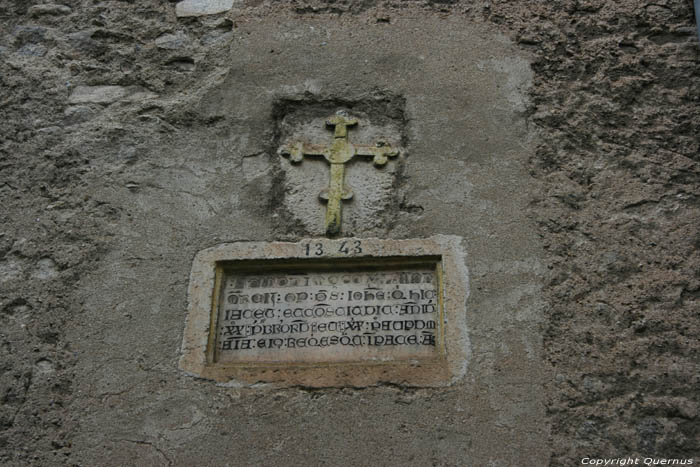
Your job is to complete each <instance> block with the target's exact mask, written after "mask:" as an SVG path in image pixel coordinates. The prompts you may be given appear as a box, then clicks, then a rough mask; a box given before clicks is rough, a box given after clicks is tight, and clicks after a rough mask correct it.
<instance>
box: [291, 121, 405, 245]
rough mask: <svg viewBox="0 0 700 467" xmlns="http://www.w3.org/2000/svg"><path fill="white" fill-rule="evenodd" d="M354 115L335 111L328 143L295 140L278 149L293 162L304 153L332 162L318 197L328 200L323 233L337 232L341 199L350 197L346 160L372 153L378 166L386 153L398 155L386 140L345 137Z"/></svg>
mask: <svg viewBox="0 0 700 467" xmlns="http://www.w3.org/2000/svg"><path fill="white" fill-rule="evenodd" d="M357 123H358V122H357V119H355V118H349V117H346V116H344V115H334V116H332V117H330V118H328V120H326V126H328V127H331V128H334V133H333V143H331V144H330V145H329V146H316V145H310V144H306V143H303V142H300V141H298V142H295V143H292V144H290V145H288V146H284V147H282V148H281V149H280V154H281V155H283V156H285V157H289V158H290V159H291V161H292V162H301V161H302V159H304V156H323V157H324V158H325V159H326V160H327V161H328V162H329V163H330V165H331V177H330V182H329V184H328V188H325V189H323V191H321V193H320V194H319V197H320V198H321V199H323V200H325V201H327V202H328V207H327V209H326V234H327V235H328V236H332V235H336V234H338V233H339V232H340V223H341V215H340V211H341V200H348V199H350V198H352V196H353V193H352V190H350V188H348V187H347V186H345V184H344V177H345V167H344V165H345V163H346V162H348V161H349V160H350V159H352V158H353V157H355V156H365V157H372V158H373V159H372V161H373V162H374V165H376V166H377V167H380V166H383V165H384V164H386V163H387V157H393V156H396V155H398V153H399V152H398V151H397V150H395V149H393V148H392V147H391V146H389V145H388V144H385V143H383V142H378V143H377V144H376V146H362V145H355V144H352V143H351V142H350V141H348V128H349V127H353V126H355V125H357Z"/></svg>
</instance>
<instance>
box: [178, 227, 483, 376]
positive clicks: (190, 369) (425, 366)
mask: <svg viewBox="0 0 700 467" xmlns="http://www.w3.org/2000/svg"><path fill="white" fill-rule="evenodd" d="M355 241H359V242H361V245H362V252H361V253H359V254H356V253H354V252H353V251H352V250H349V251H348V253H347V254H345V253H341V252H340V250H341V248H340V247H341V245H342V242H355ZM462 241H463V240H462V238H461V237H457V236H447V235H436V236H433V237H429V238H425V239H406V240H382V239H376V238H368V239H361V238H354V237H353V238H340V239H326V238H311V239H303V240H301V241H299V242H296V243H290V242H235V243H226V244H221V245H218V246H215V247H211V248H207V249H205V250H202V251H200V252H199V253H197V255H196V256H195V258H194V261H193V264H192V271H191V273H190V284H189V288H188V309H187V320H186V323H185V331H184V334H183V340H182V349H181V352H182V353H181V357H180V363H179V366H180V369H181V370H183V371H185V372H186V373H187V374H189V375H191V376H195V377H199V378H205V379H212V380H215V381H217V382H219V383H227V384H228V385H234V386H239V385H240V386H251V385H255V384H259V383H268V384H272V385H274V386H277V387H286V386H304V387H342V386H353V387H365V386H372V385H377V384H396V385H401V386H417V387H430V386H445V385H449V384H452V383H454V382H455V381H456V380H458V379H459V378H461V377H462V376H464V374H465V372H466V366H467V362H468V359H469V356H470V346H469V337H468V332H467V309H466V300H467V297H468V295H469V285H468V284H469V275H468V271H467V267H466V264H465V261H466V253H465V251H464V248H463V247H462ZM309 244H311V245H314V246H316V245H319V244H320V245H322V249H323V252H324V253H323V254H322V255H319V256H316V255H313V256H309V255H308V251H309V250H307V245H309ZM311 258H313V260H314V261H315V262H316V263H318V262H319V261H320V262H325V263H326V264H333V263H334V262H339V263H341V264H342V263H343V262H346V261H338V260H341V259H343V260H345V259H347V258H352V259H354V260H359V261H363V262H367V263H371V264H381V263H383V262H388V261H392V260H396V261H412V260H419V261H420V260H423V261H425V260H426V258H432V259H430V261H435V262H436V264H437V268H438V276H439V286H440V295H441V297H440V298H441V299H442V300H441V301H442V310H441V313H442V323H440V325H441V326H440V327H441V333H442V335H443V336H444V338H443V340H442V355H441V356H440V357H439V358H431V359H429V360H422V361H419V360H397V361H390V362H381V363H377V362H365V361H358V362H349V363H348V362H345V363H321V364H319V363H280V364H270V363H264V364H256V363H236V364H218V363H212V362H211V361H210V360H211V355H210V349H211V348H212V339H213V336H214V334H215V333H213V332H211V330H212V329H214V327H213V323H214V320H215V317H216V315H217V313H216V308H217V296H218V293H217V292H218V290H219V286H220V278H221V271H222V268H223V266H222V263H229V264H231V263H234V264H235V263H236V262H238V261H240V262H251V261H259V262H263V261H265V262H268V261H270V260H284V261H285V262H288V261H299V263H298V264H303V263H302V261H304V260H309V259H311Z"/></svg>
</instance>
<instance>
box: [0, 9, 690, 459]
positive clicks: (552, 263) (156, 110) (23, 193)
mask: <svg viewBox="0 0 700 467" xmlns="http://www.w3.org/2000/svg"><path fill="white" fill-rule="evenodd" d="M695 31H696V29H695V24H694V17H693V9H692V2H691V1H690V0H659V1H656V2H647V3H645V2H639V1H631V0H621V1H617V2H606V1H603V0H563V1H560V2H542V1H539V0H522V1H502V0H489V1H486V0H483V1H482V0H477V1H470V2H466V1H458V0H454V1H430V0H415V1H413V0H410V1H402V2H398V1H383V0H360V1H353V0H337V1H321V0H296V1H293V2H276V1H260V0H245V1H243V0H238V1H231V0H228V1H219V0H217V1H206V0H196V1H195V0H186V1H182V2H178V3H176V2H160V1H148V0H146V1H138V2H130V1H117V0H105V1H99V2H97V1H91V2H88V1H82V0H65V1H60V2H55V3H51V2H43V1H26V0H7V1H4V2H1V3H0V108H2V111H3V118H2V119H0V193H1V194H2V198H1V199H2V209H0V216H1V217H0V218H1V223H2V227H1V228H0V369H1V371H0V398H1V401H2V403H1V404H0V463H2V464H3V465H11V466H24V465H38V466H54V465H115V466H117V465H120V466H121V465H148V464H153V465H182V466H186V465H232V466H233V465H266V466H267V465H270V466H308V465H319V466H320V465H329V466H331V465H386V466H406V465H435V466H482V465H499V466H521V465H553V466H565V465H580V463H581V462H582V459H584V458H588V459H591V458H606V457H608V458H625V457H628V456H629V457H639V458H645V457H646V458H654V459H684V460H687V459H693V460H694V462H695V463H696V464H697V463H698V462H700V459H698V456H699V455H700V426H699V425H700V424H699V422H698V404H700V393H699V392H698V391H697V387H698V384H699V383H700V376H698V375H700V371H699V368H698V367H699V365H700V364H699V363H698V362H700V358H698V357H699V355H698V351H699V349H700V344H698V342H700V340H699V339H698V338H699V334H700V318H699V316H698V309H700V304H699V303H698V302H699V301H700V257H699V255H698V247H700V232H699V229H698V226H699V225H700V206H699V204H698V196H699V195H700V175H699V173H700V170H699V166H698V160H699V156H698V155H699V154H700V137H699V136H698V135H699V134H700V105H699V104H700V47H699V46H698V40H697V36H696V34H695ZM338 110H343V111H347V112H348V113H351V114H352V115H353V116H354V117H356V118H358V119H360V120H361V121H363V122H367V125H363V126H362V127H359V128H358V129H357V131H356V132H355V133H354V134H352V137H353V138H357V140H356V141H357V143H358V144H368V143H372V142H374V141H376V140H378V139H379V138H380V137H381V138H385V139H386V140H387V141H390V142H391V143H392V144H396V146H397V147H399V149H400V154H399V156H398V157H396V158H395V159H392V160H390V161H389V162H388V163H387V166H386V167H385V168H384V169H382V171H378V170H376V169H374V168H372V167H364V165H365V164H364V163H359V162H358V163H351V164H348V166H347V168H346V173H345V180H346V182H347V183H348V185H349V186H352V187H353V188H354V197H353V199H352V200H350V201H348V202H347V203H345V202H344V203H345V204H343V231H342V236H346V237H357V238H380V239H384V240H403V239H416V238H418V239H420V238H427V237H430V236H433V235H450V236H455V237H461V238H462V239H463V242H462V246H463V248H464V250H465V251H466V252H467V256H466V258H465V259H464V263H465V264H464V266H465V267H468V269H469V272H470V278H469V288H470V291H471V292H470V296H469V299H468V302H467V305H466V307H464V309H463V313H464V318H465V320H466V323H467V326H468V329H469V337H470V338H469V342H468V344H465V345H464V347H463V348H462V349H461V350H463V351H464V352H467V353H468V355H469V358H468V360H467V361H468V364H467V367H466V370H465V373H464V376H463V377H462V378H461V379H459V380H458V381H455V382H454V383H453V384H450V385H447V386H442V387H426V386H422V385H411V384H374V385H372V384H369V385H364V384H357V385H347V384H339V385H337V386H331V387H325V388H311V387H308V386H304V385H296V386H292V387H288V388H277V387H270V386H269V385H266V384H258V385H254V386H253V387H248V386H245V387H244V386H241V385H237V384H234V383H230V384H227V383H225V382H224V383H217V382H214V381H211V380H205V379H199V378H194V377H192V376H191V375H189V374H187V373H186V372H183V371H181V370H180V369H179V368H178V360H179V358H180V356H181V354H180V350H181V349H180V343H181V342H182V337H183V332H184V324H185V315H186V307H187V300H188V297H187V286H188V280H189V273H190V269H191V266H192V261H193V259H194V258H195V255H196V254H197V252H199V251H202V250H204V249H206V248H210V247H215V246H217V245H222V244H230V243H234V242H246V241H256V242H273V241H285V242H298V241H300V240H303V239H314V238H318V237H322V236H323V225H322V220H323V215H324V209H325V206H324V205H323V204H322V203H321V202H320V201H318V199H317V198H318V192H319V190H320V189H322V188H323V183H324V182H323V181H324V180H327V178H325V177H327V171H328V168H327V167H326V166H324V165H323V164H324V162H323V161H321V160H304V162H303V164H304V168H303V169H299V170H297V167H294V166H291V165H289V161H288V160H286V159H284V158H281V157H280V155H279V154H278V152H277V151H278V148H280V147H281V146H283V145H284V144H285V143H286V142H288V141H292V140H295V139H296V138H299V137H304V138H308V139H309V141H308V142H309V143H323V142H324V141H327V138H328V133H324V131H325V130H324V129H323V128H322V127H319V125H318V122H319V119H323V118H325V117H327V116H328V115H330V114H333V113H334V112H336V111H338ZM366 165H367V166H371V164H366ZM302 170H303V173H302ZM370 170H372V171H374V172H371V171H370ZM304 183H306V184H304ZM363 195H368V196H365V197H363ZM310 197H311V198H310ZM319 219H320V220H319Z"/></svg>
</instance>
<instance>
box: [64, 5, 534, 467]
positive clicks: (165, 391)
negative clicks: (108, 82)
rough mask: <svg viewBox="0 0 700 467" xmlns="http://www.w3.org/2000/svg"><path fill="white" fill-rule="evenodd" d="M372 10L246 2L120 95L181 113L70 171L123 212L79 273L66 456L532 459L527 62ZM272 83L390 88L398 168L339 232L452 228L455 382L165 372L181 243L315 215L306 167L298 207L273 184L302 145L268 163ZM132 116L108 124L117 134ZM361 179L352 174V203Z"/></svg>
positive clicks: (259, 235)
mask: <svg viewBox="0 0 700 467" xmlns="http://www.w3.org/2000/svg"><path fill="white" fill-rule="evenodd" d="M387 26H388V25H386V24H377V23H374V24H372V23H369V24H368V23H367V22H364V21H360V20H357V19H352V18H343V19H333V20H330V21H320V20H314V19H310V20H304V19H295V18H288V17H286V16H283V17H277V16H275V15H269V16H266V17H263V18H259V19H258V18H255V19H251V20H250V21H249V22H246V23H245V24H240V25H239V26H238V28H237V29H236V30H234V33H233V34H234V36H233V37H232V38H231V39H230V43H228V44H227V45H226V46H225V47H223V49H222V50H221V51H219V52H218V54H219V55H218V56H217V57H216V58H213V59H205V60H203V61H204V62H206V63H207V64H209V66H211V67H212V69H211V71H210V72H209V73H208V74H206V75H203V76H202V79H201V81H200V85H199V86H198V87H196V88H186V89H183V90H182V91H181V92H180V93H176V94H174V95H167V94H166V95H163V96H159V97H158V98H153V99H152V100H150V101H147V102H139V103H137V104H136V107H135V108H134V109H133V110H131V112H133V113H132V114H131V115H132V116H129V115H125V116H124V117H123V121H124V124H127V125H128V124H129V122H130V121H132V120H131V118H134V117H133V114H134V113H135V114H136V115H138V114H141V115H148V114H149V113H151V112H153V110H149V109H153V107H154V106H160V105H162V104H161V102H162V101H163V100H165V101H167V102H168V103H169V105H175V106H177V107H180V108H183V109H187V112H188V113H189V114H191V115H193V116H196V117H195V118H196V121H195V122H192V123H191V124H184V125H178V126H177V127H176V128H174V129H172V131H168V132H167V133H166V134H165V135H162V134H157V132H156V131H153V132H149V136H151V138H149V139H148V140H146V141H143V142H142V143H140V144H139V147H140V148H141V150H142V151H143V152H144V154H143V156H142V157H140V158H139V160H138V161H135V162H134V163H132V164H129V165H127V166H124V167H120V168H119V169H118V170H119V172H120V173H119V174H118V175H116V174H115V175H114V179H113V180H114V182H110V183H105V180H104V179H102V178H101V177H95V178H94V179H93V180H92V181H91V182H89V186H88V187H87V188H86V191H87V192H88V193H89V195H90V196H91V197H92V198H94V199H97V200H99V202H101V203H106V204H108V205H110V206H115V207H116V208H117V209H120V210H124V211H127V212H128V213H129V215H128V217H126V218H123V219H120V220H119V221H117V222H114V223H113V225H112V226H111V229H112V233H113V234H114V236H115V239H118V241H115V242H114V243H113V244H112V246H111V248H109V251H108V253H107V254H106V257H105V258H104V259H103V260H101V261H100V265H99V266H98V267H97V268H96V270H95V271H94V272H92V273H90V274H89V275H87V276H86V277H85V278H83V280H82V281H81V284H80V286H79V288H78V290H77V291H76V293H77V294H78V295H79V296H80V297H81V301H84V303H85V305H84V312H83V314H82V315H81V321H82V322H81V324H80V325H79V326H74V327H72V328H71V330H70V331H69V335H70V338H69V339H70V340H71V342H73V343H74V347H73V348H74V350H75V351H76V352H78V353H79V354H80V355H82V356H84V357H81V358H80V359H79V361H78V362H77V365H76V373H77V378H76V381H75V384H76V389H78V390H79V391H81V392H82V393H83V394H85V395H86V396H87V397H80V398H76V399H74V400H73V401H72V404H71V412H73V413H75V414H80V415H79V417H76V418H79V420H80V422H79V427H78V428H77V430H76V434H75V437H74V438H73V444H74V446H75V449H76V451H77V454H76V458H80V459H81V460H82V462H85V463H101V462H104V460H105V459H109V462H113V463H114V464H115V465H118V464H121V463H123V462H126V461H128V460H129V459H133V458H134V456H137V457H138V456H140V455H149V456H154V458H158V457H160V452H162V453H163V456H164V457H167V459H170V460H171V461H172V462H174V463H175V464H177V465H190V464H191V463H193V462H195V461H200V462H204V463H205V464H210V465H218V464H225V463H227V462H228V463H231V464H232V465H234V464H236V465H256V464H266V465H309V464H311V465H323V464H324V463H327V464H330V465H332V464H335V465H339V464H341V463H343V464H348V465H364V464H369V463H376V462H377V459H378V458H379V459H382V460H381V461H380V463H381V464H383V465H406V464H413V465H420V464H426V463H427V464H429V463H446V464H451V465H464V464H465V463H467V464H469V465H483V464H485V463H488V462H492V461H494V462H496V461H497V462H505V463H507V464H514V463H516V462H518V461H517V459H522V457H523V453H527V454H526V457H528V458H529V459H530V460H531V462H535V463H541V462H544V460H545V459H546V458H547V455H548V453H547V448H546V438H547V423H546V420H545V418H544V406H543V400H542V391H541V387H542V381H541V379H542V365H541V353H540V351H539V349H540V347H541V337H540V330H539V329H540V319H541V309H540V307H541V304H540V303H539V301H538V298H537V291H538V290H539V287H540V286H541V282H542V279H541V274H542V272H543V271H542V270H543V266H542V265H541V262H540V259H539V255H540V254H541V253H540V249H539V246H538V240H537V238H536V235H535V234H534V232H533V230H532V226H531V224H530V223H529V222H528V220H527V219H526V218H525V215H524V211H525V209H524V208H525V206H524V203H525V200H526V197H524V196H523V193H524V192H527V191H528V190H531V189H532V183H531V179H530V177H529V176H528V175H527V173H526V171H525V169H524V167H523V163H524V161H525V160H526V158H527V156H528V154H529V152H530V151H531V150H532V146H531V135H530V134H529V133H528V132H527V130H526V128H525V124H524V121H523V118H522V116H521V115H520V108H519V105H521V101H522V100H524V99H526V98H525V96H524V94H521V93H520V91H523V92H524V90H525V89H526V88H527V86H528V85H529V81H530V79H531V73H530V71H529V69H528V62H527V57H526V56H525V55H524V54H523V53H522V52H519V51H518V50H516V49H515V48H514V47H513V46H512V44H510V43H509V41H508V40H507V39H506V38H504V37H503V36H501V35H500V34H498V33H495V32H493V31H488V30H487V29H485V28H481V27H477V26H467V27H465V25H464V24H462V23H461V22H458V21H455V20H451V19H449V18H446V19H440V18H421V17H419V16H412V15H405V16H403V17H401V18H397V19H396V20H395V21H394V23H392V24H391V25H390V27H387ZM504 63H505V64H509V66H508V68H507V70H504V69H503V64H504ZM396 96H398V97H396ZM284 100H286V101H288V102H293V103H295V105H297V106H298V107H300V108H304V106H307V105H308V106H314V105H316V106H321V107H322V108H323V110H324V111H325V110H326V107H327V108H328V110H332V107H333V106H334V105H337V106H342V107H345V108H347V109H348V111H349V112H352V111H353V110H355V111H356V112H362V111H363V106H367V107H368V108H369V109H370V110H368V112H370V111H371V109H372V108H374V107H377V106H379V108H380V109H381V108H382V106H381V104H382V102H383V101H385V100H387V101H390V104H389V105H390V106H401V107H402V108H401V109H398V110H396V109H390V110H393V111H394V113H395V114H398V115H399V116H400V118H401V120H400V122H398V123H397V124H396V125H397V126H400V129H401V131H403V132H404V134H405V136H403V138H404V144H405V146H406V149H405V151H404V152H405V154H404V155H403V156H402V158H401V160H400V161H397V162H395V163H392V164H396V165H398V164H400V165H401V173H398V169H396V170H391V169H390V172H389V174H393V175H394V178H395V180H394V181H393V183H391V182H390V183H389V184H387V185H385V190H386V191H387V194H386V195H385V198H386V199H387V200H389V201H390V202H391V205H390V206H389V207H388V208H385V209H383V210H381V211H378V212H376V213H374V216H373V218H372V219H371V223H370V222H368V223H363V222H361V221H362V220H363V218H362V217H360V218H359V222H353V223H351V221H352V219H353V218H352V217H351V215H352V210H351V209H348V210H347V211H348V216H347V218H346V223H347V224H348V227H349V229H348V230H350V231H349V232H347V234H353V235H356V236H360V237H361V236H363V235H365V236H366V235H375V236H376V235H377V234H381V235H382V236H384V237H385V238H407V237H427V236H431V235H433V234H436V233H439V234H458V235H461V236H463V237H464V238H465V244H466V245H468V257H469V262H470V264H469V265H468V266H469V267H470V268H472V269H473V271H474V273H473V283H472V284H471V286H472V290H473V293H472V299H471V302H470V303H469V305H468V308H467V309H464V310H462V313H468V314H469V316H468V322H469V323H470V324H469V326H470V329H471V332H472V333H473V334H474V339H473V342H472V348H471V349H469V351H470V352H471V353H473V356H472V359H471V365H470V367H469V369H468V371H467V375H466V377H464V379H463V381H460V382H459V383H457V384H455V385H453V386H451V387H449V388H446V389H411V388H401V387H395V386H381V385H380V386H378V387H371V388H366V389H354V388H337V389H330V390H325V391H321V392H319V391H308V390H305V389H304V388H303V387H302V388H295V389H288V390H280V391H275V390H268V389H266V388H265V387H264V386H262V387H260V388H257V389H238V388H235V387H233V388H231V387H221V386H217V385H216V384H214V383H212V382H210V381H199V380H196V379H193V378H191V377H188V376H186V375H184V374H183V373H181V372H180V371H179V370H178V368H177V360H178V358H179V355H178V347H179V342H180V340H181V336H182V332H183V328H184V317H185V314H184V312H185V309H186V289H187V286H186V284H187V279H188V274H189V270H190V265H191V262H192V258H193V256H194V254H195V253H196V252H197V251H199V250H200V249H203V248H204V247H208V246H212V245H215V244H217V243H220V242H229V241H241V240H268V241H271V240H280V239H284V240H299V239H300V238H303V237H305V236H311V235H318V234H319V232H318V229H317V228H316V226H321V225H322V218H323V212H324V209H325V208H324V206H323V205H322V204H321V203H320V202H318V200H317V193H316V191H317V187H315V188H314V191H310V190H307V191H308V193H307V195H308V196H309V197H311V199H313V200H314V203H315V206H316V209H315V211H313V210H310V209H309V208H308V207H307V211H306V212H307V215H306V217H304V218H303V222H301V221H300V220H299V219H298V217H299V215H298V214H296V213H294V212H293V211H292V210H291V209H289V207H288V206H286V205H285V204H284V198H285V197H286V196H288V194H287V193H288V192H289V191H291V190H296V191H299V190H306V189H307V186H308V185H306V186H305V185H304V177H303V175H296V174H295V176H294V177H291V176H289V175H288V174H289V171H290V170H297V171H298V172H299V173H301V174H303V173H304V172H305V171H306V170H307V169H306V167H305V166H306V165H311V164H314V162H307V161H304V163H302V164H301V165H300V166H299V167H298V168H294V169H290V168H283V167H287V166H288V164H289V162H288V161H287V160H285V159H282V158H281V157H280V156H279V155H278V154H277V146H278V145H279V144H280V143H281V142H280V141H279V138H278V137H277V135H276V126H277V121H276V120H275V119H276V118H278V114H279V113H280V112H284V110H281V111H280V110H277V111H276V110H275V109H276V107H275V106H277V107H279V106H280V104H279V103H280V102H282V101H284ZM394 100H396V103H395V102H393V101H394ZM127 112H128V111H127ZM321 116H322V115H321ZM380 116H381V115H380ZM132 122H133V121H132ZM133 123H134V124H136V122H133ZM156 126H157V127H159V126H160V124H158V123H156ZM324 131H325V130H324ZM129 133H130V132H126V133H125V134H124V135H123V136H122V137H120V138H119V141H120V142H119V144H121V145H130V144H133V139H132V138H133V135H131V134H129ZM351 136H352V134H351ZM370 136H371V135H370ZM108 146H113V144H112V143H110V144H109V145H108ZM102 150H109V149H108V147H104V148H103V149H101V150H97V152H101V151H102ZM105 162H106V161H105ZM317 164H322V163H321V162H319V163H317ZM319 169H320V171H327V167H323V166H320V167H319ZM362 170H365V171H368V172H370V171H372V172H370V173H373V171H375V170H376V169H374V168H373V167H371V164H360V163H357V164H354V165H351V166H350V167H349V169H348V172H349V175H348V179H349V180H352V179H353V171H362ZM285 171H286V172H287V174H285ZM359 173H360V174H361V173H362V172H359ZM128 183H131V184H133V185H136V187H135V188H129V187H128V186H127V184H128ZM371 195H373V193H372V191H371V190H365V191H363V190H362V185H360V186H359V187H356V194H355V199H354V200H353V202H354V203H361V202H362V201H363V200H364V199H366V198H363V197H366V196H371ZM389 201H387V202H389ZM402 204H409V205H412V206H415V207H414V209H412V210H408V209H402V207H401V205H402ZM290 212H291V214H290ZM295 214H296V215H295ZM127 219H128V220H127ZM306 225H313V226H314V227H310V228H307V227H306ZM321 232H322V230H321ZM137 258H139V259H137ZM139 361H141V362H142V363H140V364H139V363H138V362H139ZM96 400H98V401H105V402H107V403H106V404H105V403H98V404H96V403H95V401H96ZM475 427H478V429H477V428H475ZM505 439H507V440H508V441H507V442H505V443H504V440H505ZM142 443H150V444H147V445H145V444H142ZM144 446H153V448H148V449H144ZM155 448H157V449H155ZM142 451H146V452H145V453H144V452H142ZM139 452H140V453H141V454H138V453H139Z"/></svg>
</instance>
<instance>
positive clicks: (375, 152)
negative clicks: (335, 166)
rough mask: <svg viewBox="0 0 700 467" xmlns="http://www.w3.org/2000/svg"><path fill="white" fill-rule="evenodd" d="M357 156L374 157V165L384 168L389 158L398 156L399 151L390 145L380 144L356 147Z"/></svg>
mask: <svg viewBox="0 0 700 467" xmlns="http://www.w3.org/2000/svg"><path fill="white" fill-rule="evenodd" d="M355 155H357V156H366V157H372V162H373V163H374V165H376V166H382V165H384V164H386V163H387V160H388V159H387V157H395V156H398V155H399V151H398V150H396V149H394V148H392V147H391V146H390V145H389V144H386V143H383V142H380V143H377V145H376V146H355Z"/></svg>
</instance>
